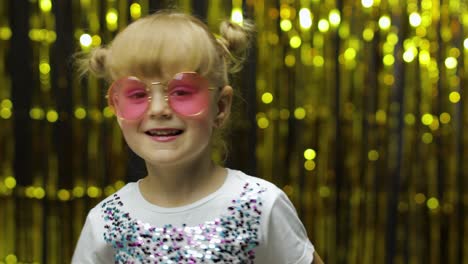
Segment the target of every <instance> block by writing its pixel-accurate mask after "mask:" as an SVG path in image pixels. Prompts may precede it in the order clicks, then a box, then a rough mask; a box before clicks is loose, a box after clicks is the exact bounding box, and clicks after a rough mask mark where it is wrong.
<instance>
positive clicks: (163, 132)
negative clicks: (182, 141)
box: [148, 130, 180, 136]
mask: <svg viewBox="0 0 468 264" xmlns="http://www.w3.org/2000/svg"><path fill="white" fill-rule="evenodd" d="M148 134H149V135H151V136H172V135H178V134H180V130H152V131H148Z"/></svg>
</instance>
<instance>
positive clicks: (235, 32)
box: [218, 20, 255, 73]
mask: <svg viewBox="0 0 468 264" xmlns="http://www.w3.org/2000/svg"><path fill="white" fill-rule="evenodd" d="M254 31H255V30H254V26H253V23H251V22H250V21H244V22H243V25H242V26H241V25H239V24H236V23H234V22H232V21H228V20H225V21H223V22H222V23H221V25H220V33H221V38H220V39H218V41H219V42H220V44H221V45H222V46H224V47H223V48H224V49H225V50H226V51H227V52H228V54H227V55H228V56H227V59H228V65H229V66H230V67H229V68H230V69H229V71H230V72H231V73H233V72H237V71H239V70H240V69H241V68H242V64H243V62H244V61H245V59H246V57H247V51H248V49H249V48H250V46H251V44H252V38H253V33H254Z"/></svg>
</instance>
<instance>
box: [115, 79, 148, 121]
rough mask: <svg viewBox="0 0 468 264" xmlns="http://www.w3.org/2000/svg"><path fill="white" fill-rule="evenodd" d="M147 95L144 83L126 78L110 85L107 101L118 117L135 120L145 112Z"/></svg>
mask: <svg viewBox="0 0 468 264" xmlns="http://www.w3.org/2000/svg"><path fill="white" fill-rule="evenodd" d="M149 96H150V94H149V93H148V90H147V89H146V86H145V84H144V83H142V82H140V81H138V80H136V79H131V78H127V79H122V80H119V81H117V82H116V83H114V85H113V86H112V87H111V89H110V91H109V103H110V104H111V105H112V106H113V107H114V109H115V111H116V114H117V116H119V117H120V118H123V119H128V120H135V119H138V118H140V117H141V116H142V115H143V114H144V113H145V112H146V109H147V108H148V105H149V100H148V99H149Z"/></svg>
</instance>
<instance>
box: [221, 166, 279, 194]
mask: <svg viewBox="0 0 468 264" xmlns="http://www.w3.org/2000/svg"><path fill="white" fill-rule="evenodd" d="M228 171H229V175H230V177H231V179H232V181H233V182H236V183H237V184H239V185H242V186H249V188H250V189H253V190H255V191H261V193H262V194H263V195H264V196H267V197H269V198H276V197H279V196H281V195H282V194H283V191H282V190H281V189H280V188H278V187H277V186H276V185H275V184H273V183H271V182H269V181H266V180H264V179H262V178H259V177H255V176H251V175H248V174H246V173H244V172H242V171H240V170H234V169H228Z"/></svg>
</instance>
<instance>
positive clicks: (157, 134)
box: [145, 128, 184, 142]
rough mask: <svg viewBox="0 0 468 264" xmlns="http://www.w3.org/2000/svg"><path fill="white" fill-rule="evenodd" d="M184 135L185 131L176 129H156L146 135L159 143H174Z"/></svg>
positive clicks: (148, 131)
mask: <svg viewBox="0 0 468 264" xmlns="http://www.w3.org/2000/svg"><path fill="white" fill-rule="evenodd" d="M183 133H184V130H182V129H176V128H154V129H150V130H147V131H146V132H145V134H146V135H148V136H149V137H151V139H152V140H154V141H157V142H169V141H174V140H176V139H177V138H178V137H179V136H181V135H182V134H183Z"/></svg>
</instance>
